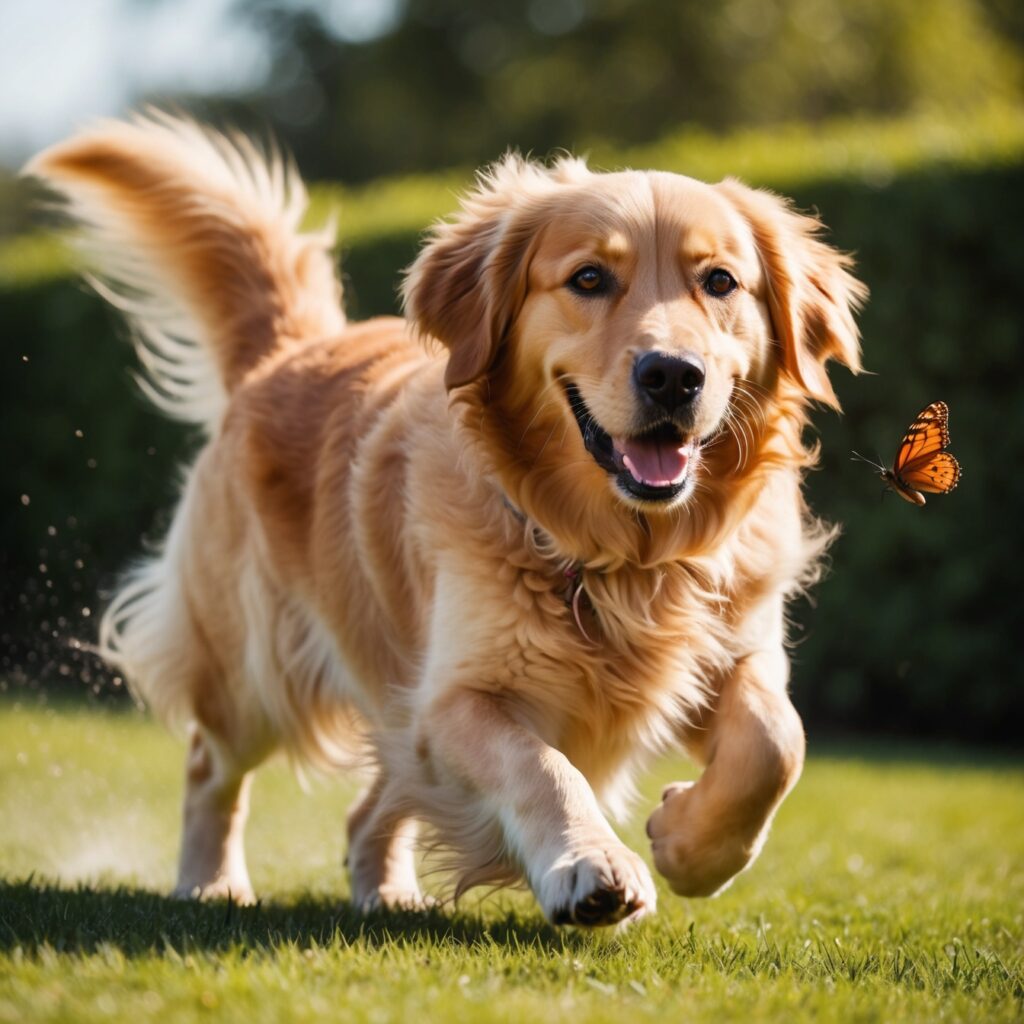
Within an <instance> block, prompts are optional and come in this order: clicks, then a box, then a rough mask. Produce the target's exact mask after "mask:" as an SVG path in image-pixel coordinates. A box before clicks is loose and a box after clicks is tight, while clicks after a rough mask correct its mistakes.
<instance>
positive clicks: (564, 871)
mask: <svg viewBox="0 0 1024 1024" xmlns="http://www.w3.org/2000/svg"><path fill="white" fill-rule="evenodd" d="M537 897H538V899H539V901H540V904H541V907H542V908H543V910H544V913H545V915H546V916H547V918H548V920H549V921H551V923H552V924H576V925H582V926H584V927H587V928H595V927H599V926H602V925H613V924H619V923H621V922H623V921H636V920H638V919H639V918H641V917H643V916H644V915H646V914H650V913H652V912H653V911H654V909H655V906H656V904H657V901H658V897H657V893H656V892H655V889H654V881H653V880H652V878H651V873H650V871H648V870H647V865H646V864H645V863H644V862H643V860H641V858H640V857H639V856H638V855H637V854H635V853H633V851H632V850H629V849H627V848H626V847H625V846H622V845H621V844H616V843H614V842H606V843H600V844H595V845H593V846H589V847H586V848H584V849H582V850H577V851H574V852H572V853H566V854H564V855H563V856H562V857H560V858H559V859H558V860H557V861H556V862H555V863H554V864H553V865H552V867H551V868H550V869H549V870H548V871H547V872H546V873H545V875H544V876H543V878H542V879H541V880H540V885H539V886H538V887H537Z"/></svg>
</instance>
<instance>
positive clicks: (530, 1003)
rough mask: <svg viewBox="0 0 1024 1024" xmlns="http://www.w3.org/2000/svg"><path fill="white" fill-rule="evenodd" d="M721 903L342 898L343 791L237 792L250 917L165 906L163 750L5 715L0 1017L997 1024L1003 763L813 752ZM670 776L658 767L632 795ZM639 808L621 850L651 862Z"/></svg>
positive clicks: (286, 782)
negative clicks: (613, 908) (576, 915)
mask: <svg viewBox="0 0 1024 1024" xmlns="http://www.w3.org/2000/svg"><path fill="white" fill-rule="evenodd" d="M812 754H813V756H812V757H811V760H810V762H809V764H808V766H807V769H806V772H805V775H804V778H803V780H802V781H801V782H800V785H799V786H798V788H797V790H796V791H795V793H794V794H793V795H792V796H791V797H790V798H789V800H788V801H787V803H786V804H785V806H784V807H783V809H782V811H781V812H780V814H779V816H778V819H777V821H776V824H775V828H774V831H773V835H772V838H771V839H770V841H769V843H768V846H767V848H766V850H765V852H764V854H763V855H762V857H761V859H760V861H759V862H758V863H757V864H756V865H755V867H754V868H753V869H752V870H751V871H750V872H748V873H747V874H745V875H743V876H741V877H740V878H739V879H738V880H737V881H736V883H735V884H734V885H733V887H732V888H731V889H730V890H729V891H728V892H726V893H725V894H724V895H723V896H721V897H720V898H719V899H716V900H710V901H703V902H701V901H684V900H680V899H678V898H676V897H673V896H672V895H671V894H670V893H669V892H668V891H667V890H665V889H664V888H662V890H661V893H660V899H661V905H660V909H659V913H658V915H657V917H656V918H654V919H653V920H651V921H648V922H644V923H642V924H641V925H640V926H638V927H636V928H634V929H631V930H628V931H626V932H624V933H622V934H618V935H615V934H587V933H582V932H578V931H573V930H570V931H566V932H558V931H555V930H554V929H551V928H549V927H548V926H547V925H546V924H545V923H544V922H543V920H542V918H541V916H540V915H539V913H538V911H537V910H536V908H535V906H534V905H533V903H532V901H531V899H530V898H529V897H528V896H527V895H526V894H507V893H506V894H502V895H499V896H496V897H491V898H489V899H485V900H467V901H466V902H465V903H464V905H463V906H461V907H460V908H459V909H458V910H457V911H443V912H442V911H434V912H431V913H430V914H427V915H422V916H420V915H403V914H379V915H374V916H372V917H370V918H369V919H365V920H362V919H360V918H359V917H358V916H356V915H355V914H354V913H353V912H352V910H351V907H350V906H349V905H348V903H347V902H346V895H347V888H346V883H345V880H344V876H343V873H342V871H341V867H340V861H341V856H342V838H341V837H342V821H343V815H344V809H345V806H346V804H347V802H348V800H349V799H350V798H351V796H352V795H353V793H354V792H355V787H354V785H353V784H351V783H350V782H340V783H339V782H337V781H330V782H329V781H316V782H313V783H312V784H311V786H310V790H309V792H308V793H305V794H303V793H302V792H301V791H300V789H299V787H298V783H297V782H296V780H295V778H294V776H293V775H292V774H291V773H290V771H289V770H288V768H287V766H286V765H284V764H283V763H276V764H271V765H269V766H267V767H266V768H265V769H264V770H263V771H262V772H261V773H260V775H259V776H258V778H257V782H256V786H255V792H254V806H253V815H252V821H251V825H250V829H249V850H250V866H251V870H252V875H253V881H254V883H255V885H256V887H257V890H258V891H259V893H260V894H261V895H262V899H263V901H262V903H261V905H260V906H258V907H254V908H241V909H240V908H238V907H234V906H231V905H228V904H224V903H221V904H218V905H206V906H195V905H191V904H181V903H176V902H173V901H171V900H168V899H166V898H165V897H164V896H162V895H161V894H162V893H163V892H165V891H166V890H167V888H168V886H169V885H170V883H171V880H172V877H173V870H174V857H175V844H176V830H177V821H178V801H179V799H180V792H181V767H182V765H181V762H182V749H181V744H180V743H179V742H178V741H177V740H175V739H174V738H173V737H170V736H168V735H167V734H165V733H164V732H163V731H162V730H161V729H160V728H159V727H158V726H156V725H155V724H153V723H152V722H150V721H149V720H148V719H146V718H144V717H142V716H141V715H138V714H137V713H134V712H123V713H111V712H98V711H89V710H85V709H82V708H76V707H74V706H71V707H58V708H44V707H38V706H27V705H18V704H13V703H10V702H8V703H6V704H2V705H0V823H2V825H0V878H2V879H3V881H0V1021H21V1020H32V1021H76V1022H79V1021H99V1020H111V1019H131V1020H133V1021H138V1022H142V1021H150V1020H152V1021H164V1020H175V1021H198V1020H208V1019H217V1020H232V1021H246V1022H250V1021H257V1022H258V1021H268V1022H271V1021H275V1022H276V1021H292V1020H324V1019H327V1020H345V1021H401V1020H425V1019H430V1020H446V1021H448V1020H450V1021H532V1020H538V1021H541V1020H543V1021H570V1020H572V1021H577V1020H586V1021H619V1020H627V1019H628V1020H632V1019H636V1020H659V1021H660V1020H673V1021H674V1020H686V1021H694V1022H700V1021H721V1020H741V1021H764V1020H778V1021H791V1020H795V1019H814V1020H819V1021H836V1022H840V1021H841V1022H844V1024H846V1022H851V1021H875V1020H879V1021H894V1020H920V1021H939V1020H943V1021H947V1020H948V1021H971V1022H977V1021H987V1020H998V1021H1013V1020H1019V1019H1021V1016H1022V1008H1024V829H1022V827H1021V824H1022V822H1024V785H1022V783H1024V765H1022V764H1021V763H1020V762H1017V761H1012V760H1007V759H1000V758H995V757H981V756H974V757H970V756H968V755H966V754H964V753H963V752H958V751H951V750H948V749H937V748H934V749H929V748H913V747H912V748H904V747H900V746H896V745H882V746H879V745H875V746H871V745H864V744H861V745H852V746H849V747H843V748H840V747H826V748H824V749H821V750H818V751H817V752H814V743H813V742H812ZM684 774H686V768H685V766H684V765H682V764H681V763H675V762H666V763H663V764H661V765H659V767H658V770H657V772H656V773H655V774H654V776H652V777H651V778H650V779H648V780H647V784H646V785H645V790H644V796H643V801H642V806H643V807H647V806H648V805H650V804H651V803H652V802H653V800H654V799H655V795H656V793H657V792H658V789H659V787H660V785H662V784H663V783H664V782H665V781H667V780H668V779H671V778H676V777H680V776H681V775H684ZM642 828H643V814H642V813H641V814H638V815H637V817H636V819H635V820H634V821H632V822H631V823H630V824H629V826H628V827H627V828H625V829H624V837H625V838H626V840H627V841H628V842H630V843H631V844H633V845H634V846H636V847H637V848H638V849H646V844H645V843H644V840H643V835H642Z"/></svg>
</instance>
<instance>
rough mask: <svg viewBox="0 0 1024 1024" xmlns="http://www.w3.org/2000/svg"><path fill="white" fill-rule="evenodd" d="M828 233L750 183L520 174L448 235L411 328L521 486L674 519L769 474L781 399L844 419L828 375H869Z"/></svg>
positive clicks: (514, 167)
mask: <svg viewBox="0 0 1024 1024" xmlns="http://www.w3.org/2000/svg"><path fill="white" fill-rule="evenodd" d="M818 227H819V224H818V222H817V221H816V220H814V219H813V218H810V217H806V216H803V215H801V214H798V213H796V212H794V211H793V210H792V209H791V207H790V206H789V205H788V204H787V203H786V202H785V201H784V200H781V199H779V198H778V197H776V196H774V195H772V194H770V193H767V192H760V191H755V190H753V189H750V188H747V187H746V186H744V185H742V184H740V183H739V182H736V181H731V180H730V181H725V182H722V183H721V184H718V185H706V184H704V183H702V182H698V181H695V180H693V179H690V178H685V177H682V176H679V175H675V174H665V173H654V172H633V171H627V172H622V173H614V174H597V173H592V172H591V171H589V170H588V169H587V168H586V167H585V165H584V164H583V163H582V162H580V161H573V160H563V161H560V162H558V163H557V164H555V165H554V166H553V167H551V168H543V167H539V166H537V165H535V164H531V163H527V162H524V161H522V160H519V159H517V158H512V157H510V158H508V159H506V160H505V161H503V162H502V163H500V164H499V165H497V167H496V168H494V169H493V170H492V171H491V172H490V173H489V174H488V175H487V176H485V177H483V178H482V179H481V183H480V185H479V187H478V188H477V190H476V191H475V192H473V193H472V194H471V195H469V196H468V197H467V198H466V199H465V201H464V203H463V207H462V210H461V212H460V214H459V215H458V216H457V218H456V219H455V220H453V221H452V222H448V223H444V224H441V225H439V226H438V227H436V228H435V230H434V233H433V235H432V237H431V238H430V239H429V240H428V242H427V244H426V246H425V247H424V249H423V251H422V253H421V254H420V256H419V258H418V259H417V260H416V262H415V263H414V264H413V266H412V267H411V268H410V270H409V273H408V275H407V278H406V283H405V301H406V310H407V313H408V315H409V317H410V319H411V320H412V321H413V322H414V323H416V324H417V326H418V327H419V328H420V329H421V330H422V331H424V332H426V333H429V334H430V335H433V336H435V337H436V338H438V339H440V340H441V341H442V342H443V343H444V345H445V346H446V347H447V348H448V350H449V360H448V367H447V373H446V377H445V381H446V384H447V386H448V388H449V389H460V393H464V394H468V395H469V396H471V398H470V400H471V401H475V402H477V403H478V404H480V405H481V406H484V407H486V410H487V411H488V413H489V414H490V415H489V416H488V417H485V422H486V423H487V424H488V425H489V426H488V429H489V433H488V443H489V445H490V446H491V447H496V448H499V449H500V450H501V457H500V459H499V463H500V467H501V468H502V469H503V470H504V471H505V472H506V473H507V475H508V476H509V479H510V480H511V479H512V478H515V477H518V479H519V480H520V482H521V481H522V478H523V477H524V476H528V475H530V474H533V475H536V474H537V473H541V472H542V473H544V474H546V475H549V476H550V474H555V475H556V476H558V477H559V479H560V483H561V485H563V491H564V487H565V486H568V487H573V486H575V487H576V488H577V489H580V488H582V489H583V490H588V491H589V492H590V494H591V495H594V494H598V493H600V495H601V496H603V497H604V498H605V499H606V500H607V498H609V497H611V498H612V499H613V500H614V502H616V503H618V505H619V506H620V507H622V508H624V509H629V510H632V511H633V512H635V511H636V510H641V511H642V512H643V513H644V515H645V516H646V517H647V518H652V517H653V518H657V517H658V516H659V515H662V514H666V513H669V512H671V511H672V510H673V509H677V508H678V507H679V506H681V505H683V504H684V503H686V502H687V501H688V499H690V497H691V496H692V495H694V494H695V492H696V491H698V489H700V488H701V484H702V482H705V483H707V484H708V485H709V486H711V485H713V484H715V483H716V482H717V483H719V484H721V482H722V481H723V480H724V479H725V478H726V477H735V475H736V474H737V473H739V472H742V471H743V469H744V466H746V465H747V464H748V463H749V462H750V461H751V460H752V459H753V460H756V457H757V450H758V448H759V446H760V445H761V443H762V442H763V441H764V440H765V437H766V434H767V433H768V432H769V431H768V428H769V425H770V422H771V418H772V417H771V409H772V407H773V405H777V404H778V402H779V400H780V395H785V396H786V398H787V401H789V402H791V403H792V402H793V401H794V400H795V401H797V403H798V404H799V402H800V400H801V399H807V398H813V399H817V400H819V401H822V402H825V403H827V404H830V405H835V404H836V399H835V395H834V392H833V391H832V388H831V386H830V384H829V381H828V377H827V375H826V373H825V369H824V366H825V363H826V361H827V360H829V359H830V358H834V359H837V360H839V361H840V362H842V363H845V364H846V365H847V366H849V367H851V368H854V369H856V368H857V367H858V342H857V330H856V327H855V324H854V322H853V317H852V310H853V308H854V307H855V306H856V305H857V303H858V302H859V301H860V299H861V298H862V296H863V292H864V290H863V287H862V286H861V285H860V284H859V283H858V282H857V281H856V280H855V279H854V278H853V277H852V276H851V275H850V274H849V273H848V269H847V268H848V263H849V261H848V259H847V257H845V256H843V255H842V254H840V253H838V252H837V251H836V250H834V249H832V248H831V247H829V246H827V245H826V244H824V243H822V242H821V241H820V240H819V239H818V238H817V237H816V235H817V230H818ZM567 475H568V476H569V477H571V479H568V480H567V479H566V477H567ZM513 486H514V489H515V490H516V492H517V493H518V494H521V493H522V487H521V486H516V485H514V484H513ZM527 489H529V488H527ZM560 500H561V501H563V502H569V501H571V500H572V499H571V496H569V495H566V494H564V493H563V494H562V497H561V499H560Z"/></svg>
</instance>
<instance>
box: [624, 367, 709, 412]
mask: <svg viewBox="0 0 1024 1024" xmlns="http://www.w3.org/2000/svg"><path fill="white" fill-rule="evenodd" d="M633 373H634V376H635V377H636V384H637V387H638V388H639V389H640V392H641V394H643V395H644V396H645V397H646V398H648V399H649V400H650V401H651V402H653V403H654V404H655V405H657V406H660V407H661V408H662V409H664V410H665V412H667V413H673V412H675V411H676V410H678V409H682V408H685V407H686V406H688V405H691V404H692V403H693V402H694V401H695V400H696V398H697V396H698V395H699V394H700V392H701V388H703V387H704V360H703V359H701V358H700V356H698V355H696V354H695V353H693V352H685V353H678V354H677V353H668V352H645V353H644V354H643V355H642V356H640V358H639V359H637V361H636V363H635V364H634V365H633Z"/></svg>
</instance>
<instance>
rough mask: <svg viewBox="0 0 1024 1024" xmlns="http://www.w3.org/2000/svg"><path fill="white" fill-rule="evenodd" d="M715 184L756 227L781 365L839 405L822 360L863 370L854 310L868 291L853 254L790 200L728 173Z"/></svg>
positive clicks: (814, 395) (810, 389)
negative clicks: (826, 238)
mask: <svg viewBox="0 0 1024 1024" xmlns="http://www.w3.org/2000/svg"><path fill="white" fill-rule="evenodd" d="M718 188H719V189H720V190H721V191H722V192H724V193H725V195H726V196H727V197H728V198H729V199H730V200H731V201H732V203H733V204H734V206H736V208H737V209H738V210H739V212H740V214H741V215H742V216H743V217H744V218H745V219H746V221H747V223H748V224H749V225H750V228H751V230H752V231H753V233H754V241H755V243H756V245H757V249H758V252H759V254H760V257H761V265H762V266H763V268H764V273H765V277H766V279H767V289H768V308H769V311H770V313H771V318H772V326H773V328H774V333H775V338H776V340H777V341H778V342H779V344H780V345H781V346H782V353H783V368H784V369H785V371H786V373H787V374H788V375H789V377H790V378H791V379H792V380H793V381H794V382H795V383H796V384H797V385H798V386H799V387H800V388H801V389H802V390H803V391H804V392H805V393H806V394H807V395H809V396H810V397H811V398H815V399H817V400H818V401H820V402H824V403H825V404H826V405H830V406H832V407H833V408H838V407H839V402H838V400H837V398H836V394H835V392H834V391H833V390H832V385H831V384H830V383H829V379H828V374H827V373H826V370H825V364H826V363H827V362H828V360H830V359H836V360H838V361H839V362H841V363H843V364H844V365H846V366H848V367H849V368H850V369H851V370H853V371H854V372H855V373H856V372H858V371H859V370H860V340H859V339H860V334H859V332H858V330H857V325H856V323H855V322H854V319H853V314H854V313H855V312H856V311H857V310H858V309H859V308H860V306H861V304H862V303H863V301H864V299H865V298H866V297H867V293H868V290H867V287H866V286H865V285H864V284H862V283H861V282H860V281H858V280H857V279H856V278H855V277H854V276H853V275H852V274H851V273H850V268H851V267H852V266H853V260H852V259H851V258H850V257H849V256H847V255H846V254H845V253H842V252H839V251H838V250H837V249H834V248H833V247H832V246H830V245H826V244H825V243H824V242H822V241H821V240H820V239H819V238H818V237H817V236H818V233H819V232H820V231H821V228H822V225H821V222H820V221H819V220H818V219H817V218H815V217H809V216H807V215H805V214H801V213H797V212H796V211H795V210H794V209H793V206H792V204H791V203H789V202H788V201H787V200H785V199H783V198H781V197H779V196H777V195H774V194H773V193H771V192H766V191H763V190H760V189H752V188H748V187H747V186H746V185H744V184H742V183H741V182H739V181H736V180H735V179H731V178H730V179H726V180H725V181H723V182H721V183H720V184H719V185H718Z"/></svg>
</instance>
